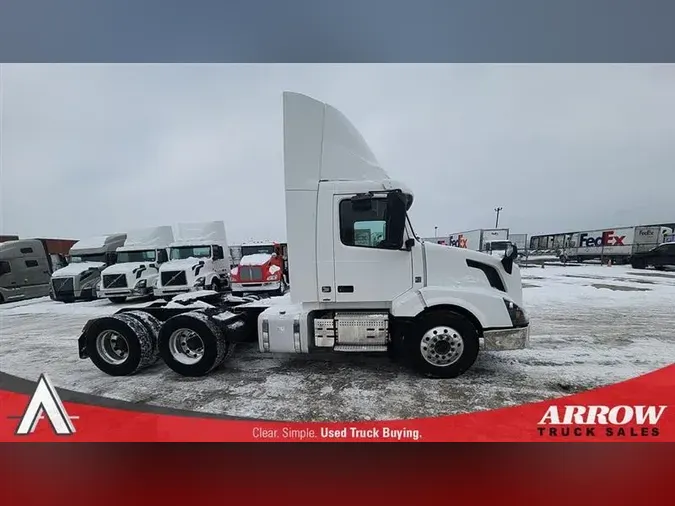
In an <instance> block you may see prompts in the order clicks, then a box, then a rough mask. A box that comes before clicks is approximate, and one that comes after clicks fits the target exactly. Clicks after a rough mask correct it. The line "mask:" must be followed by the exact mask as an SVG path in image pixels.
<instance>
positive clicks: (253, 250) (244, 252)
mask: <svg viewBox="0 0 675 506" xmlns="http://www.w3.org/2000/svg"><path fill="white" fill-rule="evenodd" d="M259 253H265V254H267V255H271V254H273V253H274V246H273V245H271V244H270V245H267V244H262V245H260V246H242V247H241V256H242V257H245V256H248V255H257V254H259Z"/></svg>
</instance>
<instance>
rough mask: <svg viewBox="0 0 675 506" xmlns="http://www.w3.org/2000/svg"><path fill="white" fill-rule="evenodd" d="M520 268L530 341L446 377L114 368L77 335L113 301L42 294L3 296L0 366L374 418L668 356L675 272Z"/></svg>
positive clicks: (306, 361) (74, 386) (107, 390)
mask: <svg viewBox="0 0 675 506" xmlns="http://www.w3.org/2000/svg"><path fill="white" fill-rule="evenodd" d="M522 272H523V281H524V286H525V288H524V293H525V303H526V307H527V309H528V311H529V312H530V317H531V320H532V339H531V348H530V349H527V350H522V351H512V352H502V353H484V354H481V355H480V356H479V359H478V361H477V363H476V364H475V366H474V367H473V368H472V369H471V370H470V371H469V372H468V373H467V374H465V375H464V376H462V377H460V378H457V379H454V380H436V379H426V378H420V377H418V376H417V375H415V374H414V373H412V372H410V371H408V370H407V369H404V368H403V367H401V366H400V365H398V364H396V363H393V362H391V361H390V360H389V359H388V358H387V357H386V356H376V357H365V356H353V355H348V354H343V355H335V356H331V357H329V358H319V359H317V358H311V357H302V358H299V357H296V356H263V355H261V354H259V353H258V351H257V349H256V348H255V347H248V348H247V347H243V346H240V347H238V348H237V350H236V351H235V354H234V356H233V357H232V358H231V359H230V360H229V361H228V362H226V364H225V365H224V366H223V367H222V368H220V369H219V370H217V371H215V372H213V373H211V374H210V375H209V376H207V377H204V378H184V377H181V376H179V375H177V374H175V373H173V372H172V371H171V370H169V369H168V368H167V367H165V366H164V365H163V364H162V363H161V362H159V363H158V364H157V365H156V366H153V367H151V368H149V369H145V370H143V371H141V373H139V374H137V375H135V376H132V377H121V378H115V377H110V376H107V375H105V374H104V373H102V372H101V371H99V370H98V369H97V368H96V367H95V366H94V365H93V364H92V363H91V362H90V361H89V360H80V359H79V358H78V355H77V342H76V341H77V338H78V336H79V334H80V331H81V329H82V327H83V325H84V324H85V322H86V321H87V320H88V319H90V318H93V317H96V316H103V315H107V314H111V313H113V312H115V311H116V310H117V309H119V308H120V307H121V306H117V305H113V304H111V303H109V302H108V301H107V300H100V301H94V302H80V303H72V304H63V303H58V302H54V301H51V300H50V299H48V298H42V299H34V300H28V301H23V302H17V303H11V304H5V305H2V306H0V350H1V351H0V370H1V371H3V372H6V373H10V374H14V375H17V376H20V377H22V378H26V379H30V380H36V379H37V378H38V376H39V375H40V374H41V373H47V374H48V375H49V377H50V379H51V380H52V381H53V382H54V384H55V385H56V386H57V387H62V388H66V389H70V390H75V391H78V392H85V393H89V394H94V395H100V396H104V397H109V398H115V399H121V400H126V401H131V402H135V403H143V404H154V405H157V406H165V407H173V408H181V409H188V410H195V411H200V412H208V413H219V414H228V415H233V416H243V417H256V418H266V419H279V420H282V419H283V420H358V419H371V420H372V419H393V418H415V417H423V416H433V415H440V414H452V413H462V412H469V411H477V410H486V409H493V408H498V407H502V406H508V405H515V404H521V403H524V402H529V401H536V400H542V399H545V398H549V397H558V396H561V395H565V394H569V393H573V392H577V391H582V390H586V389H589V388H593V387H596V386H600V385H604V384H609V383H614V382H617V381H621V380H624V379H628V378H631V377H634V376H636V375H639V374H642V373H645V372H648V371H651V370H654V369H657V368H659V367H662V366H665V365H668V364H670V363H672V362H673V361H675V334H674V333H673V330H672V329H673V328H674V326H675V311H674V308H675V273H673V272H657V271H651V270H646V271H634V270H632V269H630V268H628V267H623V266H612V267H604V266H567V267H562V266H558V267H555V266H546V267H545V268H541V267H531V268H524V269H523V271H522ZM144 303H146V302H138V304H144ZM127 305H133V304H127Z"/></svg>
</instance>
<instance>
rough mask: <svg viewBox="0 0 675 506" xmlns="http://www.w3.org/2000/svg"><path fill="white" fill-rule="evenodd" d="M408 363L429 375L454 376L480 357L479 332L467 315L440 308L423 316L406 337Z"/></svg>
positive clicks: (404, 340) (464, 370)
mask: <svg viewBox="0 0 675 506" xmlns="http://www.w3.org/2000/svg"><path fill="white" fill-rule="evenodd" d="M403 348H404V351H405V356H406V360H407V361H408V363H409V365H410V366H412V367H413V368H414V369H416V370H417V371H419V372H421V373H422V374H425V375H427V376H432V377H436V378H455V377H457V376H460V375H461V374H463V373H464V372H466V371H467V370H468V369H469V368H470V367H471V366H472V365H473V364H474V362H475V361H476V359H477V358H478V350H479V342H478V331H477V329H476V328H475V327H474V325H473V324H472V323H471V322H470V321H469V320H468V319H467V318H465V317H464V316H462V315H460V314H457V313H455V312H453V311H447V310H440V311H434V312H431V313H427V314H425V315H423V316H421V317H420V318H419V319H418V320H417V321H416V322H415V324H414V325H413V326H412V329H411V332H409V333H408V335H406V336H405V337H404V339H403Z"/></svg>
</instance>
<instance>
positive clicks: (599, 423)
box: [537, 405, 667, 437]
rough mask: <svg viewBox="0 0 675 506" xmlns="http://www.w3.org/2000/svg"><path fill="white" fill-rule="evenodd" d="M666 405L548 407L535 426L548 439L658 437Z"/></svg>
mask: <svg viewBox="0 0 675 506" xmlns="http://www.w3.org/2000/svg"><path fill="white" fill-rule="evenodd" d="M666 408H667V406H624V405H621V406H611V407H610V406H604V405H589V406H549V408H548V409H547V410H546V413H544V416H542V418H541V420H539V423H538V424H537V425H538V427H537V431H538V433H539V435H540V436H549V437H575V436H576V437H596V436H600V437H624V436H631V437H658V436H659V427H658V423H659V420H660V419H661V417H662V416H663V413H664V412H665V411H666Z"/></svg>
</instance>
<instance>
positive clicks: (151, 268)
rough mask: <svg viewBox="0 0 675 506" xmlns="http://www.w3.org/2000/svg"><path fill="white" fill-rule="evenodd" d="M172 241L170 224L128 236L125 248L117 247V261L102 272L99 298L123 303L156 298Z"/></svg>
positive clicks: (131, 233) (135, 232) (134, 232)
mask: <svg viewBox="0 0 675 506" xmlns="http://www.w3.org/2000/svg"><path fill="white" fill-rule="evenodd" d="M172 242H173V230H172V229H171V226H170V225H165V226H160V227H152V228H143V229H138V230H132V231H130V232H129V233H127V239H126V241H125V242H124V246H120V247H119V248H117V262H116V263H115V264H114V265H110V266H108V267H106V268H105V269H104V270H103V272H102V273H101V282H100V284H99V288H98V297H99V298H101V299H109V300H110V301H111V302H114V303H121V302H124V301H125V300H127V298H128V297H139V296H141V297H142V296H146V295H152V294H153V287H154V285H155V283H156V282H157V278H158V277H159V268H160V266H161V265H162V264H163V263H164V262H166V261H167V260H168V251H169V245H170V244H171V243H172Z"/></svg>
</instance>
